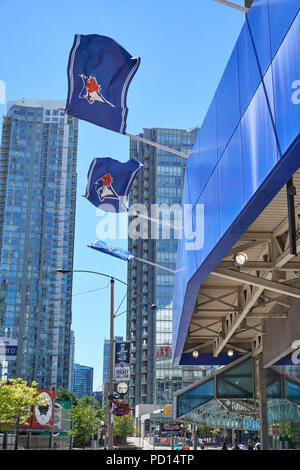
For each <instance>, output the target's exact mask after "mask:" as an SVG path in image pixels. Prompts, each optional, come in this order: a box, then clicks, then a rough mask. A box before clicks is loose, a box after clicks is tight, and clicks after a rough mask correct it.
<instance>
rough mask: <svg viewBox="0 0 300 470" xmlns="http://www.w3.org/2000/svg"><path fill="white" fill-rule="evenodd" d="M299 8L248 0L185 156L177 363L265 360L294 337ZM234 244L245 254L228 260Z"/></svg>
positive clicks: (299, 286)
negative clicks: (186, 228)
mask: <svg viewBox="0 0 300 470" xmlns="http://www.w3.org/2000/svg"><path fill="white" fill-rule="evenodd" d="M299 9H300V4H299V1H298V0H289V1H288V7H287V2H286V1H285V0H268V1H267V0H254V1H253V4H252V7H251V10H250V12H249V14H248V15H247V18H246V20H245V24H244V26H243V29H242V31H241V34H240V36H239V38H238V41H237V43H236V45H235V47H234V50H233V52H232V55H231V57H230V60H229V62H228V64H227V67H226V69H225V71H224V74H223V76H222V79H221V81H220V84H219V86H218V89H217V91H216V93H215V96H214V98H213V100H212V103H211V105H210V108H209V110H208V112H207V115H206V117H205V119H204V122H203V124H202V126H201V128H200V130H199V133H198V136H197V139H196V142H195V144H194V147H193V149H192V152H191V154H190V156H189V158H188V160H187V165H186V171H185V183H184V193H183V199H182V204H183V207H184V208H186V207H188V208H190V209H189V212H188V214H187V216H186V220H185V223H186V224H187V221H191V222H192V224H191V225H192V227H193V228H194V229H195V228H197V231H196V233H198V234H199V233H200V232H201V231H202V232H203V233H202V234H201V237H199V239H198V240H197V241H198V244H197V243H196V242H195V245H194V246H193V245H192V244H191V242H190V239H189V236H188V234H187V235H185V236H184V237H183V238H182V239H181V240H179V242H178V251H177V266H176V271H177V272H176V275H175V287H174V297H173V363H174V365H197V364H198V365H201V364H203V365H206V364H209V362H207V357H208V356H209V355H210V357H211V358H212V359H213V360H214V361H215V362H214V364H216V363H219V364H225V363H226V361H225V360H224V357H225V356H227V353H228V350H232V352H233V353H235V354H236V355H237V354H241V355H244V354H247V353H248V352H250V351H251V352H252V353H254V354H259V353H260V352H261V351H262V349H263V348H264V353H265V351H266V357H267V359H266V362H265V364H264V365H265V366H266V365H271V364H274V363H276V361H277V360H278V359H280V358H281V357H283V355H284V354H289V353H290V352H291V350H292V349H291V344H292V341H290V340H291V339H299V338H300V322H299V321H298V319H297V315H296V312H297V308H298V309H299V307H297V303H299V300H300V279H299V277H300V261H299V260H298V258H299V256H296V255H297V253H299V252H300V237H299V227H300V225H299V216H300V173H299V167H300V99H296V96H298V95H299V96H298V98H300V91H299V90H298V89H297V83H298V85H299V87H300V60H299V53H298V46H297V44H299V42H300V12H299ZM296 77H298V78H299V82H298V78H296ZM296 80H297V82H296ZM295 90H296V94H295ZM297 91H298V95H297ZM288 195H289V197H288ZM288 200H289V202H290V204H288ZM291 201H292V202H294V206H295V209H294V208H293V207H292V205H291ZM199 206H201V207H202V208H203V211H202V212H201V211H199V212H197V208H198V207H199ZM289 209H290V210H289ZM201 213H204V217H203V220H202V225H201V224H200V225H199V224H198V217H199V214H201ZM293 214H295V227H294V228H293V224H292V217H291V216H292V215H293ZM290 240H292V241H293V243H291V245H290ZM239 252H245V253H246V255H247V262H246V263H245V264H244V265H240V266H237V265H236V263H235V261H234V257H235V255H237V253H239ZM273 325H275V326H273ZM276 329H277V333H278V332H279V331H281V332H282V338H284V341H282V342H281V340H280V335H279V334H277V335H275V336H274V335H273V333H274V332H275V333H276V331H275V330H276ZM285 335H286V336H285ZM272 337H273V344H272V343H271V339H272ZM288 344H289V346H288ZM264 345H265V346H264ZM289 348H290V349H289ZM194 351H197V353H198V355H199V357H198V359H195V358H193V356H192V352H194ZM227 358H228V356H227ZM235 359H236V356H235V357H232V360H235ZM218 361H219V362H218Z"/></svg>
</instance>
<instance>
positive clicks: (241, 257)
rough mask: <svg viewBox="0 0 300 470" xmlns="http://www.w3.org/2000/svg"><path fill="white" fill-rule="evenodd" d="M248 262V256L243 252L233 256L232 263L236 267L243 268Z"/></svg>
mask: <svg viewBox="0 0 300 470" xmlns="http://www.w3.org/2000/svg"><path fill="white" fill-rule="evenodd" d="M247 261H248V256H247V254H246V253H244V252H243V251H240V252H239V253H237V254H236V255H235V256H234V263H235V265H236V266H243V265H244V264H245V263H247Z"/></svg>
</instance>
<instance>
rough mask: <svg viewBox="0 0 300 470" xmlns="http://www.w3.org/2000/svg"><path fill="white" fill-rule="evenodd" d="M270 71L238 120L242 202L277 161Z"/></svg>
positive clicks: (248, 197)
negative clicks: (239, 121)
mask: <svg viewBox="0 0 300 470" xmlns="http://www.w3.org/2000/svg"><path fill="white" fill-rule="evenodd" d="M273 113H274V108H273V94H272V74H271V68H270V69H269V71H268V72H267V74H266V76H265V80H264V84H261V85H260V87H259V88H258V90H257V92H256V93H255V96H254V98H253V100H252V101H251V103H250V105H249V107H248V108H247V111H246V113H245V115H244V117H243V119H242V121H241V131H242V152H243V184H244V200H245V203H246V202H247V201H248V200H249V199H250V197H251V196H252V195H253V194H254V193H255V191H256V190H257V188H258V187H259V186H260V185H261V183H262V182H263V180H264V179H265V178H266V176H267V175H268V173H269V172H270V170H271V169H272V168H273V166H274V165H275V164H276V162H277V146H276V139H275V135H274V121H273V120H274V116H273Z"/></svg>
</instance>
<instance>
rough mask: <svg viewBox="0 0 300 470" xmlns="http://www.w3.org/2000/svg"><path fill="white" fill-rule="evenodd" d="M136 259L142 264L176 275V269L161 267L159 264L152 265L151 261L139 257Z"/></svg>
mask: <svg viewBox="0 0 300 470" xmlns="http://www.w3.org/2000/svg"><path fill="white" fill-rule="evenodd" d="M134 259H136V260H138V261H141V262H142V263H146V264H150V265H151V266H154V267H155V268H159V269H163V270H164V271H169V272H170V273H172V274H175V273H176V271H174V269H171V268H166V267H165V266H161V265H160V264H157V263H152V262H151V261H148V260H145V259H143V258H138V257H137V256H135V257H134Z"/></svg>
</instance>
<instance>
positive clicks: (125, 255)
mask: <svg viewBox="0 0 300 470" xmlns="http://www.w3.org/2000/svg"><path fill="white" fill-rule="evenodd" d="M88 247H89V248H93V249H94V250H97V251H101V252H102V253H106V254H108V255H111V256H114V257H115V258H119V259H123V260H124V261H132V260H133V259H134V255H133V254H131V253H129V251H126V250H123V248H118V247H116V246H113V245H108V244H107V243H105V242H104V241H102V240H96V241H95V242H93V243H91V244H90V245H88Z"/></svg>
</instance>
